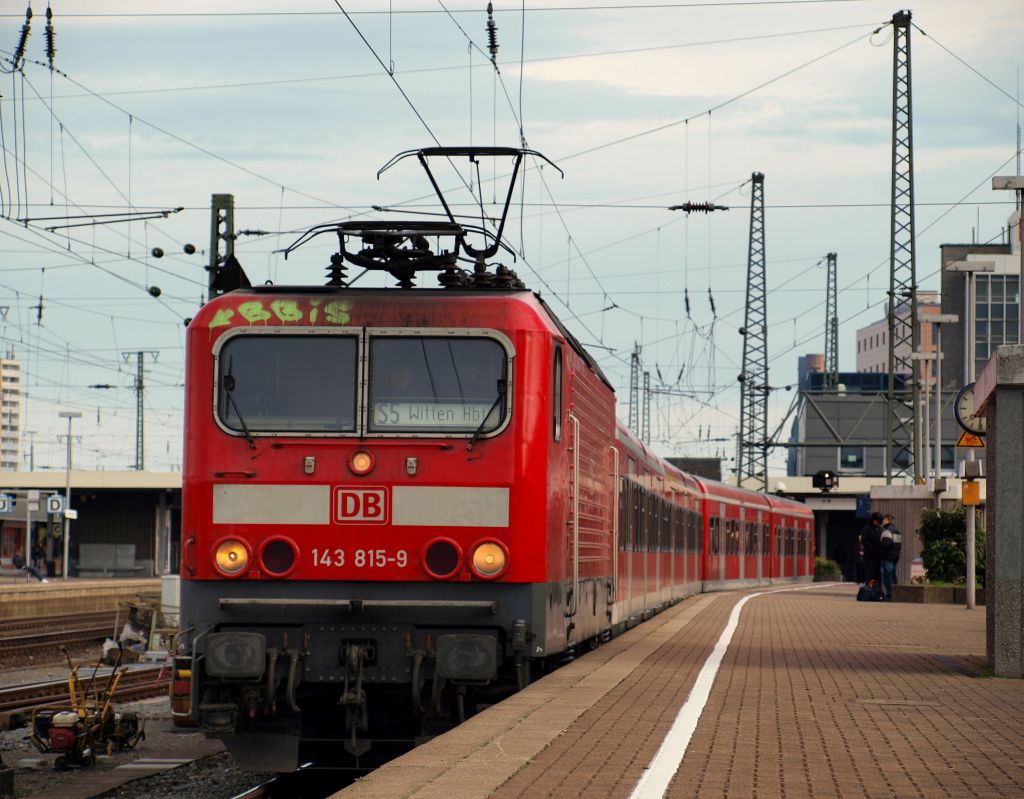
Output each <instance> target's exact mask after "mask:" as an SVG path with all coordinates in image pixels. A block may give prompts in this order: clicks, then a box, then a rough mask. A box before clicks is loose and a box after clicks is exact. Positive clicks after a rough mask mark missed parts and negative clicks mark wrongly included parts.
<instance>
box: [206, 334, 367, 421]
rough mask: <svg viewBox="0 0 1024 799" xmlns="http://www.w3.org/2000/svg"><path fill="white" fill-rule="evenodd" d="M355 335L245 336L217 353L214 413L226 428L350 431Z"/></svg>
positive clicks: (234, 338) (353, 412) (353, 407)
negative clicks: (215, 412) (215, 411)
mask: <svg viewBox="0 0 1024 799" xmlns="http://www.w3.org/2000/svg"><path fill="white" fill-rule="evenodd" d="M357 345H358V339H357V338H356V337H355V336H319V335H318V336H306V335H270V334H245V335H237V336H232V337H230V338H228V339H227V340H226V341H225V343H224V346H223V347H221V349H220V352H219V353H218V354H217V372H218V374H217V414H218V416H219V417H220V421H221V423H222V424H223V425H224V426H225V427H227V428H228V429H229V430H232V431H235V432H237V433H241V434H245V433H246V432H305V433H324V432H332V433H352V432H355V429H356V382H357V381H356V349H357Z"/></svg>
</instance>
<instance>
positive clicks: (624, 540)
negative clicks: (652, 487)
mask: <svg viewBox="0 0 1024 799" xmlns="http://www.w3.org/2000/svg"><path fill="white" fill-rule="evenodd" d="M618 480H619V535H618V551H617V552H616V553H615V557H616V562H617V564H618V567H617V571H616V575H615V594H616V597H615V598H616V601H618V602H620V603H625V607H626V608H628V607H629V600H630V597H631V593H630V592H631V589H632V581H631V579H630V569H629V548H630V542H631V540H632V515H631V511H632V507H633V506H632V504H631V503H632V501H633V493H632V491H631V490H630V486H631V482H630V480H629V479H628V478H627V477H626V476H625V475H621V476H619V478H618ZM626 615H629V614H628V613H627V614H626Z"/></svg>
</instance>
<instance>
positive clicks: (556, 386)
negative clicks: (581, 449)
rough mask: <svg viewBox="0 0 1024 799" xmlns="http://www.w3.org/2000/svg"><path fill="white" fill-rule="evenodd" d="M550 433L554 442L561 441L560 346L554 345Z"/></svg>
mask: <svg viewBox="0 0 1024 799" xmlns="http://www.w3.org/2000/svg"><path fill="white" fill-rule="evenodd" d="M551 431H552V435H554V437H555V441H561V440H562V345H561V344H556V345H555V362H554V364H553V372H552V375H551Z"/></svg>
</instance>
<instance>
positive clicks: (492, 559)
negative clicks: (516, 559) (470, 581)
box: [470, 541, 508, 580]
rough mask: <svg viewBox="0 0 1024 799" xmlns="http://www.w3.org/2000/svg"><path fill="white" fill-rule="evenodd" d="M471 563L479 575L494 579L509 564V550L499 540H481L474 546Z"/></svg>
mask: <svg viewBox="0 0 1024 799" xmlns="http://www.w3.org/2000/svg"><path fill="white" fill-rule="evenodd" d="M470 564H471V567H472V569H473V574H475V575H476V576H477V577H480V578H482V579H484V580H493V579H494V578H495V577H499V576H500V575H501V574H503V573H504V571H505V569H506V567H507V566H508V550H507V549H506V548H505V546H504V544H500V543H498V542H497V541H481V542H480V543H479V544H477V545H476V546H475V547H473V559H472V561H471V562H470Z"/></svg>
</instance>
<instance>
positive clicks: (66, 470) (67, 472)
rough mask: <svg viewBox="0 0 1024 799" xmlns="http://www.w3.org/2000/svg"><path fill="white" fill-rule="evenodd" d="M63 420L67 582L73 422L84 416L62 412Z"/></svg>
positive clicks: (64, 569) (65, 574) (64, 568)
mask: <svg viewBox="0 0 1024 799" xmlns="http://www.w3.org/2000/svg"><path fill="white" fill-rule="evenodd" d="M57 415H58V416H60V417H61V418H62V419H67V420H68V441H67V443H68V449H67V460H66V461H65V465H64V560H63V562H62V563H61V572H62V576H63V578H64V579H65V580H67V579H68V558H69V557H70V556H71V546H70V545H71V519H72V517H73V515H74V514H72V513H71V421H72V419H79V418H81V416H82V412H81V411H60V412H59V413H58V414H57Z"/></svg>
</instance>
